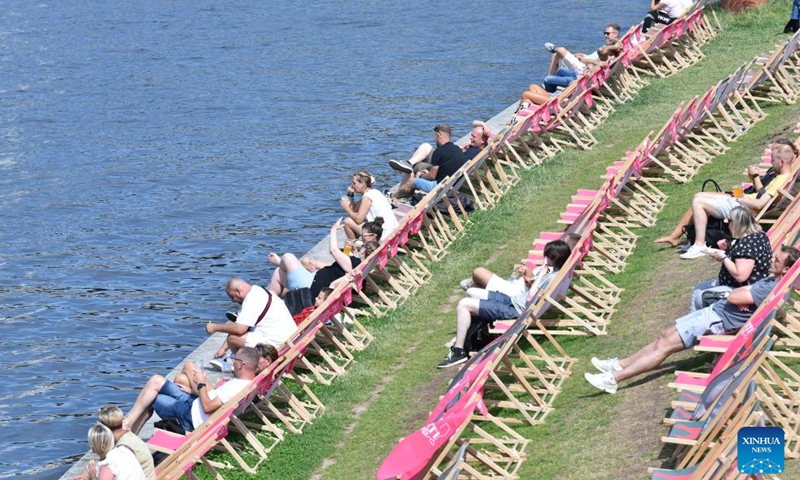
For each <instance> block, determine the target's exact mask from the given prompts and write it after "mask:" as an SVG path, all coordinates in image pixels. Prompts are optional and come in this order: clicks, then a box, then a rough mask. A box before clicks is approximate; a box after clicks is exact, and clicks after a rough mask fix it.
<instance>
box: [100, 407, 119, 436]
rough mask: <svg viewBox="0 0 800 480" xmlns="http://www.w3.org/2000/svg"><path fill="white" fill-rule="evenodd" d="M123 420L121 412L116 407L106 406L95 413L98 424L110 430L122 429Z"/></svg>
mask: <svg viewBox="0 0 800 480" xmlns="http://www.w3.org/2000/svg"><path fill="white" fill-rule="evenodd" d="M124 418H125V416H124V415H123V414H122V410H121V409H120V408H119V407H118V406H116V405H106V406H105V407H103V408H101V409H100V411H99V412H97V419H98V420H99V421H100V423H102V424H103V425H105V426H106V427H108V428H110V429H111V430H117V429H120V428H122V420H123V419H124Z"/></svg>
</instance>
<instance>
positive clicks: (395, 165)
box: [389, 160, 414, 173]
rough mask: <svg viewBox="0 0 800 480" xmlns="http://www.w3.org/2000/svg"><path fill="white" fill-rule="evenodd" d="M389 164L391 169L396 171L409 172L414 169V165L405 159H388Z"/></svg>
mask: <svg viewBox="0 0 800 480" xmlns="http://www.w3.org/2000/svg"><path fill="white" fill-rule="evenodd" d="M389 166H390V167H392V170H397V171H398V172H403V173H411V172H413V171H414V167H412V166H411V164H410V163H408V162H405V161H400V160H389Z"/></svg>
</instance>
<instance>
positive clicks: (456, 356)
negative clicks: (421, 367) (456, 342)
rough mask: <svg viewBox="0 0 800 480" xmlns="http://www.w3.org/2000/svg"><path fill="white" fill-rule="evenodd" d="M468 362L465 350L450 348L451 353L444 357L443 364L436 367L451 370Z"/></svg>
mask: <svg viewBox="0 0 800 480" xmlns="http://www.w3.org/2000/svg"><path fill="white" fill-rule="evenodd" d="M466 361H467V352H465V351H464V349H463V348H458V347H450V353H448V354H447V356H446V357H444V360H442V363H440V364H439V365H436V368H450V367H453V366H456V365H460V364H462V363H464V362H466Z"/></svg>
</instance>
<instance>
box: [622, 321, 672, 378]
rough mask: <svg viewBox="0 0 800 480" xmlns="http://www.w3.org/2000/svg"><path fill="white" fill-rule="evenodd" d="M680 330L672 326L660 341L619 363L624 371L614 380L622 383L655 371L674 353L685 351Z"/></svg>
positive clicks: (665, 331)
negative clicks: (679, 333)
mask: <svg viewBox="0 0 800 480" xmlns="http://www.w3.org/2000/svg"><path fill="white" fill-rule="evenodd" d="M685 349H686V347H684V346H683V341H682V340H681V337H680V335H678V329H677V328H676V327H675V326H672V327H670V328H668V329H666V330H664V331H662V332H661V335H659V337H658V339H657V340H656V341H654V342H652V343H650V344H648V345H647V346H645V347H644V348H642V349H641V350H639V351H638V352H636V353H634V354H633V355H631V356H630V357H627V358H623V359H622V360H620V361H619V365H620V366H621V367H622V370H620V371H618V372H614V374H613V375H614V380H616V381H617V382H621V381H622V380H626V379H628V378H631V377H635V376H636V375H640V374H642V373H645V372H649V371H651V370H654V369H655V368H656V367H658V366H659V365H661V363H663V362H664V360H665V359H666V358H667V357H669V356H670V355H672V354H673V353H676V352H680V351H681V350H685Z"/></svg>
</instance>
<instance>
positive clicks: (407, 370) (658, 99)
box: [226, 0, 800, 479]
mask: <svg viewBox="0 0 800 480" xmlns="http://www.w3.org/2000/svg"><path fill="white" fill-rule="evenodd" d="M788 9H789V2H787V1H786V0H783V1H780V2H773V3H772V4H770V5H768V6H766V7H764V8H761V9H759V10H756V11H751V12H747V13H745V14H742V15H739V16H737V17H732V16H730V15H727V14H724V13H721V14H720V18H721V20H722V22H723V25H724V30H723V32H721V33H720V34H719V36H718V37H717V38H716V39H715V40H714V41H713V42H712V43H711V44H709V45H708V46H706V47H705V48H704V52H705V53H706V54H707V57H706V58H705V59H704V60H703V61H701V62H700V63H699V64H698V65H696V66H694V67H692V68H690V69H688V70H687V71H685V72H682V73H680V74H678V75H676V76H674V77H672V78H669V79H666V80H656V79H654V80H652V84H651V85H650V86H649V87H648V88H646V89H644V90H643V91H642V92H641V93H640V94H639V96H638V97H637V98H636V99H635V100H634V101H632V102H629V103H628V104H626V105H622V106H619V107H618V109H617V113H616V114H614V115H613V116H612V117H611V118H610V119H609V120H608V121H607V122H606V123H605V124H604V125H603V126H601V127H600V128H599V129H598V130H597V131H596V137H597V138H598V140H599V141H600V144H599V145H598V146H597V147H595V148H594V149H593V150H592V151H589V152H581V151H571V152H566V153H564V154H561V155H559V156H558V157H556V158H554V159H551V160H549V161H548V162H547V163H546V164H545V165H544V166H542V167H539V168H535V169H533V170H531V171H529V172H525V174H524V177H523V180H522V181H521V182H520V184H519V185H518V186H517V187H515V189H514V190H513V191H512V192H510V193H509V194H508V195H507V196H506V197H505V198H503V200H502V202H501V203H500V204H499V205H498V206H497V207H496V208H495V209H494V210H492V211H490V212H478V213H476V214H475V215H474V217H473V218H474V224H473V225H472V228H471V229H470V231H469V232H468V234H467V235H466V236H465V237H464V238H462V239H460V240H459V241H457V242H456V243H455V244H453V245H452V246H451V247H450V253H449V254H448V256H447V257H446V258H445V260H444V261H443V262H440V263H439V264H436V265H433V266H432V271H433V273H434V277H433V279H432V280H431V281H430V282H429V283H428V284H427V285H425V287H423V289H422V290H421V291H420V292H418V293H417V295H416V296H415V298H412V299H411V300H409V301H408V302H407V303H406V304H405V305H404V306H403V307H401V308H400V309H398V310H397V311H395V312H393V313H392V314H391V315H389V316H387V317H384V318H381V319H375V320H367V321H366V325H367V327H368V328H369V329H370V331H371V332H372V333H373V334H374V335H375V337H376V340H375V342H374V343H373V345H372V346H371V347H370V348H369V349H368V350H367V351H365V352H363V353H361V354H359V355H358V356H357V362H356V363H355V364H353V365H352V366H351V367H350V369H349V371H348V374H347V375H346V376H345V377H343V378H342V379H339V380H337V381H336V382H335V383H334V385H332V386H330V387H322V388H319V389H315V391H316V392H317V394H318V395H319V397H320V399H321V400H322V401H323V402H324V403H325V405H326V406H327V407H328V412H327V413H326V414H325V415H324V416H322V417H321V418H320V419H318V420H317V421H316V422H315V423H314V424H313V425H312V426H310V427H309V428H307V430H306V431H305V433H304V434H303V435H300V436H293V435H289V436H288V438H287V440H285V441H284V442H283V443H282V444H280V445H279V446H278V447H277V448H276V449H275V450H274V451H273V452H272V454H271V455H270V459H269V460H268V461H267V462H265V463H264V464H263V465H262V467H261V468H260V469H259V474H258V475H257V476H258V478H280V479H289V478H292V479H294V478H296V479H304V478H310V477H312V476H315V473H316V477H317V478H319V477H321V478H326V479H327V478H331V479H354V478H374V477H375V472H376V471H377V468H378V467H379V465H380V463H381V462H382V461H383V459H384V458H385V456H386V455H387V454H388V452H389V451H390V450H391V449H392V447H393V446H394V445H395V444H396V442H397V440H398V439H399V438H400V437H402V436H404V435H407V434H408V433H410V432H412V431H413V430H415V429H417V428H419V427H420V426H422V423H423V421H424V419H425V418H426V417H427V414H428V412H429V411H430V410H431V409H432V408H433V406H434V405H435V403H436V401H437V398H438V395H440V394H442V393H443V392H444V391H445V388H446V385H447V382H448V380H449V378H451V376H452V375H453V374H454V373H455V372H454V371H444V372H440V371H437V370H436V369H435V368H434V366H435V364H436V363H438V362H439V361H440V360H441V359H442V358H443V356H444V355H445V353H446V350H445V349H444V348H443V347H442V345H443V343H444V342H445V341H447V340H448V339H449V338H450V337H451V336H452V335H453V331H454V316H455V315H454V312H453V307H454V305H455V303H456V302H457V300H458V298H460V296H459V295H458V293H459V292H460V290H458V289H457V283H458V281H459V280H460V279H461V278H464V277H466V276H468V275H469V272H470V271H471V269H472V268H473V267H475V266H477V265H485V264H488V263H492V265H491V268H492V269H493V270H495V271H498V272H505V271H507V270H508V269H509V268H510V266H511V265H512V264H513V263H514V262H515V261H516V260H518V259H519V258H521V257H523V256H524V255H525V254H526V252H527V250H528V248H529V246H530V242H531V241H532V240H533V239H534V238H535V237H536V236H537V234H538V233H539V232H540V231H543V230H553V229H556V228H557V226H556V220H557V219H558V215H559V213H560V212H561V210H563V208H564V206H565V205H566V204H567V203H568V202H569V199H570V196H571V195H572V194H573V193H574V192H575V191H576V190H577V189H578V188H595V187H597V186H598V185H599V184H600V179H599V177H600V175H601V174H602V173H603V172H604V171H605V168H606V167H607V166H608V165H610V164H611V163H612V162H613V161H615V160H617V159H619V158H621V157H622V155H623V154H624V153H625V151H626V150H630V149H632V148H634V147H635V146H636V145H637V144H638V143H639V142H640V141H641V140H642V138H644V136H645V135H646V134H647V133H648V132H649V131H651V130H658V129H659V128H660V127H661V126H662V125H663V124H664V122H665V121H666V119H667V118H668V117H669V115H670V114H671V113H672V111H673V110H674V109H675V107H676V106H677V104H678V103H679V102H681V101H685V100H688V99H690V98H691V96H693V95H695V94H697V93H700V92H702V91H704V90H705V89H707V88H708V87H709V86H710V85H711V84H713V83H714V82H716V81H718V80H719V79H720V78H722V77H724V76H726V75H728V74H729V73H731V72H732V71H733V69H734V68H735V67H736V66H738V65H740V64H742V63H743V62H744V61H746V60H749V59H751V58H752V57H753V56H755V55H756V54H760V53H763V52H766V51H767V50H769V49H770V48H771V47H772V46H774V44H775V43H777V42H778V41H779V40H780V39H781V38H784V36H783V35H778V34H777V32H778V31H779V30H780V28H781V27H782V25H783V23H782V22H784V21H785V17H786V13H787V12H788ZM798 111H800V107H785V106H776V107H771V108H769V109H768V112H769V116H768V118H767V119H766V120H765V121H763V122H761V123H760V124H759V125H757V126H756V127H755V128H754V129H753V130H752V131H751V132H750V133H748V134H747V135H746V136H745V137H743V138H742V139H740V140H739V141H738V142H737V144H736V145H735V148H734V150H733V151H732V152H730V153H729V154H726V155H725V156H724V157H720V158H719V159H717V160H716V161H715V162H714V163H713V164H712V165H710V166H707V167H705V168H704V169H703V170H702V171H701V172H700V173H699V174H698V175H697V177H696V179H695V181H693V182H691V183H690V184H688V185H683V186H678V185H671V184H667V185H665V186H664V190H665V191H666V192H667V193H668V194H669V195H670V201H669V202H668V204H667V207H666V208H665V210H664V211H663V212H662V213H661V215H660V216H659V223H658V225H657V226H656V227H655V228H653V229H649V230H644V231H640V232H638V233H640V235H641V238H640V240H639V244H638V246H637V250H636V252H635V253H634V255H633V256H632V257H631V259H630V261H629V265H628V267H627V269H626V271H625V272H623V273H622V274H620V275H617V276H614V277H612V278H611V281H613V282H614V283H615V284H617V285H618V286H621V287H624V288H625V289H626V292H625V293H624V295H623V301H622V303H621V305H620V307H619V312H618V313H617V314H616V315H615V317H614V319H613V322H612V325H611V327H610V330H609V333H610V335H608V336H606V337H602V338H584V339H569V340H566V339H565V340H564V341H563V342H562V345H563V346H565V348H566V349H567V351H568V352H569V353H570V354H571V355H572V356H573V357H576V358H578V359H579V362H578V363H577V364H576V368H575V370H574V372H573V378H570V379H568V380H567V382H566V383H565V385H564V389H563V392H562V393H561V395H560V396H559V398H558V399H557V400H556V404H555V407H556V410H555V412H554V413H553V414H551V415H550V416H549V417H548V419H547V423H546V424H545V425H543V426H539V427H531V428H527V429H524V430H523V432H524V434H525V435H526V436H528V437H530V438H531V439H532V442H531V444H530V445H529V447H528V454H529V459H528V460H527V461H526V462H525V464H523V467H522V470H521V471H520V474H521V478H557V477H559V476H560V477H561V478H643V477H644V476H646V470H645V469H646V467H647V466H657V465H658V464H659V463H660V461H659V460H658V458H659V456H663V453H661V447H660V444H659V442H658V439H659V437H660V435H662V434H663V433H665V432H666V430H665V429H664V428H663V427H662V426H660V425H659V419H660V417H661V416H663V414H664V412H665V409H666V407H667V406H668V405H669V400H670V399H671V398H673V396H672V394H671V393H670V392H669V391H668V390H667V389H666V387H665V385H666V383H667V381H668V379H669V378H670V376H669V375H652V376H646V377H645V379H646V380H652V381H643V382H631V383H630V384H627V385H626V387H629V388H624V389H622V390H621V391H620V392H619V393H618V394H617V395H615V396H609V395H598V394H596V391H593V390H592V388H591V387H589V386H588V385H586V384H585V382H584V381H583V380H582V378H581V377H582V374H583V372H584V371H585V370H586V368H587V364H588V361H587V359H588V358H589V357H590V356H591V355H600V356H605V355H608V354H612V353H614V352H619V353H620V354H624V353H627V352H629V351H630V350H631V349H632V347H634V346H635V347H638V346H640V345H643V344H645V343H647V342H648V341H650V340H651V339H652V337H653V335H654V332H656V331H658V330H659V329H660V328H662V327H663V326H665V325H668V324H669V322H670V321H671V320H672V319H674V318H675V317H676V316H677V315H681V314H683V313H684V312H685V308H686V304H687V302H688V297H687V295H688V292H689V290H690V289H691V285H692V284H693V283H694V281H695V279H699V278H712V277H713V276H715V274H716V273H715V269H716V267H715V265H713V264H711V263H710V261H707V260H705V259H701V260H698V261H695V262H678V261H676V260H675V258H674V255H673V253H672V252H665V251H660V250H659V249H658V248H655V246H654V245H653V244H652V243H651V240H652V239H653V238H655V237H656V235H661V234H663V233H664V232H667V231H668V230H669V229H670V228H671V226H672V225H673V224H674V221H675V220H677V218H678V217H679V216H680V215H681V213H682V212H683V210H684V209H685V208H686V207H687V206H688V204H689V200H690V198H691V195H692V193H693V192H695V191H697V190H698V189H699V183H701V182H702V180H703V179H705V178H709V177H712V178H715V179H717V180H718V181H720V183H721V184H723V185H725V184H730V183H732V182H734V181H737V180H739V177H737V173H738V172H740V171H741V169H742V167H743V166H744V165H747V164H750V163H752V160H753V158H754V157H756V156H757V155H758V154H759V152H760V151H761V150H762V149H763V145H764V143H765V142H766V141H767V140H768V139H770V138H773V137H774V136H775V133H776V132H777V131H779V130H781V129H783V128H785V127H787V126H789V125H790V124H791V122H792V121H793V119H794V118H795V117H796V115H797V112H798ZM690 357H691V356H689V355H684V356H682V357H676V358H677V359H678V360H680V359H684V358H690ZM689 362H690V363H685V362H681V364H680V366H681V368H683V369H686V368H688V367H691V366H693V365H696V364H697V360H694V361H689ZM673 366H674V365H673ZM323 463H324V467H323ZM790 468H795V469H796V468H797V466H794V467H793V466H791V465H790ZM226 478H229V479H233V478H250V476H249V475H246V474H244V473H241V472H233V471H232V472H227V473H226Z"/></svg>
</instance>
